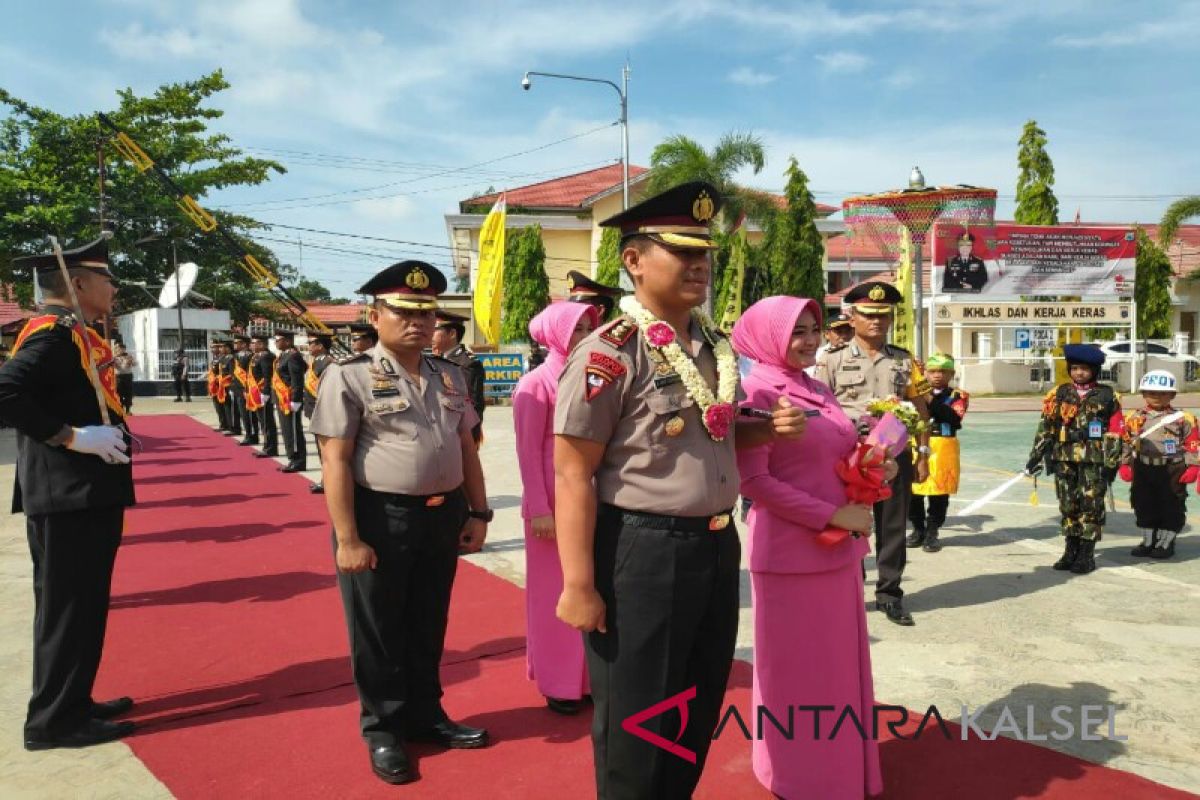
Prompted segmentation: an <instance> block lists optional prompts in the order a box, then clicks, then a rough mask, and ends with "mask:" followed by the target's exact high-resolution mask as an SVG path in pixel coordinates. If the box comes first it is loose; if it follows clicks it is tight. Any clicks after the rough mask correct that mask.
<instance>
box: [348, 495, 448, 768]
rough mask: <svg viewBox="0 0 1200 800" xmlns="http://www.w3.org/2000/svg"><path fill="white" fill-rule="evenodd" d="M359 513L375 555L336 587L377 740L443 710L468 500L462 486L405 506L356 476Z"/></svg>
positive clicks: (371, 735)
mask: <svg viewBox="0 0 1200 800" xmlns="http://www.w3.org/2000/svg"><path fill="white" fill-rule="evenodd" d="M354 518H355V520H356V522H357V523H358V533H359V536H360V537H361V538H362V540H363V541H364V542H366V543H367V544H369V545H370V546H371V547H372V548H373V549H374V550H375V555H376V557H377V559H378V564H377V565H376V567H375V569H373V570H367V571H365V572H359V573H356V574H354V575H346V574H343V573H340V572H339V573H338V588H339V589H340V590H341V593H342V607H343V609H344V611H345V614H346V627H347V628H348V630H349V633H350V663H351V667H352V669H353V672H354V684H355V686H356V687H357V688H358V698H359V702H360V704H361V708H360V711H359V722H360V725H361V728H362V735H363V738H364V739H365V740H366V741H367V744H368V745H369V746H370V747H372V748H374V747H379V746H382V745H392V744H395V743H396V742H397V741H398V740H401V739H403V738H404V736H405V735H406V733H411V732H414V731H419V730H421V729H423V728H426V727H428V726H429V725H431V724H433V723H434V722H437V721H438V720H440V719H442V718H443V717H444V716H445V712H444V711H443V710H442V704H441V699H442V681H441V676H440V675H439V664H440V662H441V660H442V648H443V646H444V644H445V640H446V620H447V617H448V616H449V612H450V589H451V587H452V586H453V585H454V575H455V572H456V571H457V570H458V543H459V537H460V534H461V533H462V527H463V525H464V524H465V523H466V520H467V502H466V498H465V496H464V495H463V493H462V491H461V490H456V491H454V492H451V493H450V494H447V495H446V500H445V502H444V503H443V504H442V505H440V506H437V507H423V506H418V507H415V508H414V507H407V505H406V504H405V503H404V502H403V501H402V499H401V498H400V497H399V496H397V495H389V494H384V493H381V492H374V491H371V490H370V489H365V488H363V487H361V486H356V487H355V491H354ZM336 548H337V539H336V537H335V538H334V549H335V552H336Z"/></svg>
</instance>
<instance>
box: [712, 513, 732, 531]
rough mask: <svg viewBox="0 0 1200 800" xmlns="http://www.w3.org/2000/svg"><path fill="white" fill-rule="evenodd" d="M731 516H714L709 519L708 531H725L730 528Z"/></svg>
mask: <svg viewBox="0 0 1200 800" xmlns="http://www.w3.org/2000/svg"><path fill="white" fill-rule="evenodd" d="M729 520H730V515H729V514H714V515H713V516H711V517H709V518H708V529H709V530H710V531H723V530H725V529H726V528H727V527H729Z"/></svg>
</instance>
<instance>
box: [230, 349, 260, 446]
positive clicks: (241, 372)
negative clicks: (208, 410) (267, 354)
mask: <svg viewBox="0 0 1200 800" xmlns="http://www.w3.org/2000/svg"><path fill="white" fill-rule="evenodd" d="M253 358H254V354H253V353H252V352H250V337H249V336H247V335H245V334H244V333H239V334H237V335H235V336H234V337H233V361H234V364H233V400H234V404H235V410H234V413H235V414H237V415H238V418H239V419H241V421H242V428H243V429H244V430H245V432H246V435H245V437H244V438H243V439H242V440H241V441H240V442H238V444H240V445H243V446H249V445H254V444H258V414H256V413H254V412H253V411H252V410H251V408H250V406H251V404H252V403H253V401H252V400H251V399H250V395H249V391H250V362H251V360H252V359H253Z"/></svg>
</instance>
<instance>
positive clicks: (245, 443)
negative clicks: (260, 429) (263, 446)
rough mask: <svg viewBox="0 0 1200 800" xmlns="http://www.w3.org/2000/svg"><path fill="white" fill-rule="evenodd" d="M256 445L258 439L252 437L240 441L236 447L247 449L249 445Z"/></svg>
mask: <svg viewBox="0 0 1200 800" xmlns="http://www.w3.org/2000/svg"><path fill="white" fill-rule="evenodd" d="M254 444H258V437H256V436H252V437H250V438H249V439H242V440H241V441H240V442H238V447H249V446H250V445H254Z"/></svg>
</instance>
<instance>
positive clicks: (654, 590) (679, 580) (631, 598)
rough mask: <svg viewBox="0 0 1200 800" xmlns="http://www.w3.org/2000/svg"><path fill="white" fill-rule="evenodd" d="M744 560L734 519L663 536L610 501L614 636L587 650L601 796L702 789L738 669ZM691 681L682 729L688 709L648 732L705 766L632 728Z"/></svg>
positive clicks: (686, 793) (606, 532)
mask: <svg viewBox="0 0 1200 800" xmlns="http://www.w3.org/2000/svg"><path fill="white" fill-rule="evenodd" d="M740 560H741V544H740V542H739V541H738V535H737V529H736V528H735V527H734V525H733V524H732V522H731V523H730V524H729V525H728V526H726V528H725V529H724V530H721V531H717V532H710V531H707V530H706V531H703V532H696V533H690V532H682V531H664V530H657V529H653V528H649V527H641V526H639V525H637V524H633V523H631V522H630V521H629V519H628V518H627V517H624V516H623V515H622V512H621V511H620V510H619V509H615V508H613V507H611V506H601V507H600V510H599V512H598V514H597V518H596V539H595V574H596V589H597V591H599V593H600V596H601V597H602V598H603V599H604V602H605V605H606V606H607V615H606V622H605V624H606V626H607V628H608V632H607V633H599V632H593V633H590V634H587V635H585V636H584V645H585V648H586V654H587V664H588V673H589V675H590V678H591V686H592V699H593V701H594V702H595V712H594V715H593V717H592V748H593V753H594V757H595V763H596V794H597V797H599V798H602V800H603V799H607V798H651V797H652V798H656V799H657V798H686V797H691V796H692V792H693V790H694V789H695V788H696V783H697V782H698V781H699V780H700V773H701V772H702V771H703V769H704V761H705V758H706V757H707V755H708V748H709V745H710V744H711V742H712V733H713V730H714V729H715V728H716V725H717V721H718V719H719V716H720V711H721V708H722V706H723V703H724V700H725V686H726V683H727V682H728V680H729V670H730V668H731V666H732V664H733V651H734V647H735V643H736V640H737V628H738V577H739V562H740ZM692 688H694V689H695V698H694V699H692V700H690V702H688V703H687V709H688V721H687V727H686V728H685V729H684V730H683V731H682V734H680V730H679V728H680V715H679V713H678V707H676V708H675V709H674V710H669V711H667V712H665V713H663V714H660V715H658V716H654V717H651V718H649V719H647V720H645V721H644V722H642V723H640V727H642V728H644V729H646V730H648V731H652V732H654V733H657V734H658V735H659V736H662V737H663V738H664V739H667V740H668V741H672V742H674V741H676V740H677V741H678V744H679V745H680V746H682V747H684V748H686V749H688V750H690V751H692V752H693V753H695V755H696V763H695V764H692V763H689V761H687V760H685V759H684V758H681V757H680V756H678V755H675V754H672V753H669V752H667V751H665V750H662V749H660V748H658V747H656V746H655V745H653V744H651V743H650V742H647V741H645V740H644V739H641V738H639V737H637V736H634V735H633V734H631V733H628V732H626V731H625V730H623V729H622V727H621V723H622V721H623V720H625V719H626V718H627V717H629V716H630V715H632V714H636V713H637V712H639V711H644V710H645V709H647V708H649V707H650V706H652V705H654V704H655V703H661V702H662V701H664V700H666V699H668V698H670V697H673V696H675V695H677V694H679V693H680V692H685V691H688V690H689V689H692ZM677 737H678V738H677Z"/></svg>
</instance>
